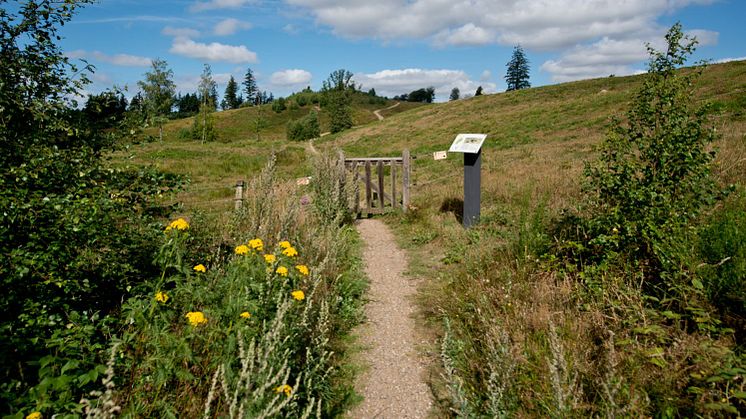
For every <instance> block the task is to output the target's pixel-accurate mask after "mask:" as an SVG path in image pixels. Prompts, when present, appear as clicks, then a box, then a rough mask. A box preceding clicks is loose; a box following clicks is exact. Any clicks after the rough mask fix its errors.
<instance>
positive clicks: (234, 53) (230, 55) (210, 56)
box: [169, 37, 257, 64]
mask: <svg viewBox="0 0 746 419" xmlns="http://www.w3.org/2000/svg"><path fill="white" fill-rule="evenodd" d="M169 51H170V52H172V53H174V54H178V55H183V56H185V57H190V58H198V59H201V60H205V61H226V62H229V63H234V64H241V63H255V62H257V56H256V53H255V52H253V51H250V50H249V49H248V48H246V47H245V46H244V45H238V46H234V45H225V44H221V43H218V42H212V43H209V44H203V43H200V42H194V41H192V40H191V39H188V38H182V37H179V38H176V39H174V42H173V44H172V45H171V49H170V50H169Z"/></svg>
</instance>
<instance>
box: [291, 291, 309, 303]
mask: <svg viewBox="0 0 746 419" xmlns="http://www.w3.org/2000/svg"><path fill="white" fill-rule="evenodd" d="M290 295H292V296H293V298H295V299H296V300H298V301H303V300H304V299H305V298H306V293H304V292H303V291H302V290H297V291H293V292H291V293H290Z"/></svg>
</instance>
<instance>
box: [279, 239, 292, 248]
mask: <svg viewBox="0 0 746 419" xmlns="http://www.w3.org/2000/svg"><path fill="white" fill-rule="evenodd" d="M280 247H282V248H283V249H287V248H288V247H292V245H291V244H290V242H289V241H287V240H285V241H281V242H280Z"/></svg>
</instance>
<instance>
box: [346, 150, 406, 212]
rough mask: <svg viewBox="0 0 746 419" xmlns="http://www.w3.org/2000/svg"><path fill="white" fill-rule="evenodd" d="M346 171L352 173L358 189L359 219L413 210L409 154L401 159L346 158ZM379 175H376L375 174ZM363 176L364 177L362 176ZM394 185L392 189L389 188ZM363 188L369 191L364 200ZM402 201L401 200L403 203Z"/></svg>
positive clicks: (404, 153) (354, 208)
mask: <svg viewBox="0 0 746 419" xmlns="http://www.w3.org/2000/svg"><path fill="white" fill-rule="evenodd" d="M345 167H346V168H347V170H349V171H350V172H351V173H352V181H353V185H356V186H358V187H357V188H356V189H355V198H354V207H353V211H354V212H355V213H356V214H357V216H358V217H361V216H362V215H363V213H365V214H366V215H371V214H383V213H385V212H387V211H390V210H396V209H397V208H401V209H402V210H403V211H404V212H407V209H408V208H409V175H410V158H409V150H404V152H403V153H402V156H401V157H362V158H345ZM374 171H375V174H374ZM361 172H362V173H361ZM387 184H388V185H390V189H387V188H386V185H387ZM361 187H362V189H363V190H364V191H365V200H364V201H363V200H362V197H361V195H362V193H361ZM400 197H401V199H400Z"/></svg>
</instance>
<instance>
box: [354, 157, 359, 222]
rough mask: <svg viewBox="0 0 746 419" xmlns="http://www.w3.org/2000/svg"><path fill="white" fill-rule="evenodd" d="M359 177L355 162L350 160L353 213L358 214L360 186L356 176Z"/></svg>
mask: <svg viewBox="0 0 746 419" xmlns="http://www.w3.org/2000/svg"><path fill="white" fill-rule="evenodd" d="M359 177H360V170H359V169H358V167H357V162H352V186H353V187H354V188H355V214H357V216H358V217H359V216H360V187H359V186H358V184H357V181H358V178H359Z"/></svg>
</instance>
